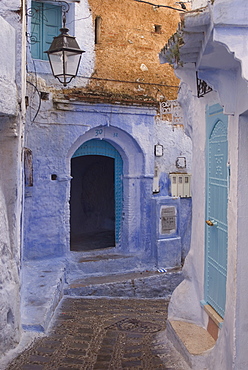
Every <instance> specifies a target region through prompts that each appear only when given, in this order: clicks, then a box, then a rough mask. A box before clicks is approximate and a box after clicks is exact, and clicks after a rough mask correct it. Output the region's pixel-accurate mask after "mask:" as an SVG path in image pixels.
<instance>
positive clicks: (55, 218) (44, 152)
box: [25, 105, 153, 258]
mask: <svg viewBox="0 0 248 370" xmlns="http://www.w3.org/2000/svg"><path fill="white" fill-rule="evenodd" d="M84 108H85V112H83V111H80V113H73V112H66V111H57V112H56V114H57V120H56V122H55V121H54V120H53V122H50V123H47V122H49V119H50V118H49V115H50V113H51V112H49V111H46V109H45V107H44V111H43V112H41V116H40V120H39V121H40V122H39V123H38V122H36V123H35V125H30V127H29V133H28V136H27V145H28V147H29V148H30V149H31V150H32V151H33V169H34V186H33V187H30V188H27V189H26V206H25V215H26V217H25V218H26V227H25V234H26V238H25V239H26V252H25V256H26V257H28V258H41V257H49V256H54V257H55V256H59V255H62V254H64V253H66V252H68V250H69V245H68V238H69V232H68V231H69V206H68V205H69V203H68V202H69V197H70V181H69V180H70V158H71V156H72V155H73V153H74V152H75V150H76V149H77V148H78V147H79V146H80V145H81V144H82V143H83V142H85V141H87V140H90V139H93V138H94V139H95V138H98V136H100V137H99V139H100V138H101V139H104V140H107V141H109V142H110V143H112V144H113V145H114V146H116V148H117V149H118V151H119V152H120V154H121V156H122V157H123V160H124V179H123V182H124V199H125V200H126V202H125V205H124V212H125V216H124V221H123V222H124V225H125V224H128V226H129V227H128V228H127V229H128V235H126V236H127V240H128V242H127V241H126V243H125V244H126V246H125V249H126V251H127V250H132V249H133V248H135V249H136V250H137V249H139V248H141V249H143V250H144V249H146V248H148V247H147V246H146V244H147V243H150V242H149V241H148V240H146V241H144V235H145V234H146V233H145V232H144V233H143V234H142V233H141V231H140V228H141V229H143V230H147V229H148V228H149V226H148V225H149V222H148V219H147V217H148V216H145V214H146V213H147V214H148V213H149V204H148V203H147V202H148V201H147V199H149V197H148V193H151V191H152V173H153V155H149V154H150V153H153V146H152V145H150V142H149V140H147V138H149V137H152V135H153V111H152V110H150V111H149V109H147V110H146V111H144V109H142V112H141V111H140V109H137V108H135V109H134V112H133V110H132V109H130V108H119V110H118V109H117V113H118V114H113V113H111V112H108V113H107V111H105V112H101V111H102V109H101V107H100V106H94V107H92V108H91V107H90V106H88V107H87V105H86V106H85V107H84ZM105 108H106V107H105ZM87 109H89V110H90V111H88V112H87ZM41 117H42V118H44V121H43V120H42V119H41ZM110 118H111V124H110V125H109V126H106V124H105V123H106V122H105V121H106V119H107V120H109V119H110ZM42 121H43V122H46V123H43V122H42ZM61 121H62V122H61ZM72 122H73V124H71V123H72ZM100 123H102V124H103V125H101V126H100V125H99V124H100ZM136 126H137V127H136ZM99 129H100V131H99ZM99 132H101V134H99ZM115 138H116V139H115ZM134 158H135V161H134ZM54 173H55V174H57V176H58V180H57V181H52V180H51V174H54ZM141 199H144V201H143V202H142V204H141ZM147 207H148V208H147ZM141 214H142V217H141ZM123 228H124V226H123ZM140 240H143V241H144V243H143V244H142V243H141V242H140ZM137 241H138V243H137ZM135 243H136V244H137V246H135ZM148 249H149V248H148Z"/></svg>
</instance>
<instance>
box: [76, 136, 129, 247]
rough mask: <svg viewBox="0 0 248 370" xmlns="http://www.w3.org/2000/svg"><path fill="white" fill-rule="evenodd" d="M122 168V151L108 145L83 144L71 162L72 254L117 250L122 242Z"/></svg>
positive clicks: (94, 140)
mask: <svg viewBox="0 0 248 370" xmlns="http://www.w3.org/2000/svg"><path fill="white" fill-rule="evenodd" d="M122 168H123V162H122V158H121V156H120V154H119V153H118V151H117V150H116V149H115V148H114V147H113V146H112V145H111V144H110V143H109V142H107V141H105V140H97V139H92V140H89V141H87V142H85V143H84V144H82V145H81V146H80V147H79V148H78V149H77V150H76V152H75V153H74V154H73V156H72V159H71V175H72V177H73V179H72V181H71V198H70V215H71V216H70V227H71V250H72V251H87V250H93V249H101V248H109V247H114V246H115V245H116V243H118V242H119V240H120V232H121V215H122Z"/></svg>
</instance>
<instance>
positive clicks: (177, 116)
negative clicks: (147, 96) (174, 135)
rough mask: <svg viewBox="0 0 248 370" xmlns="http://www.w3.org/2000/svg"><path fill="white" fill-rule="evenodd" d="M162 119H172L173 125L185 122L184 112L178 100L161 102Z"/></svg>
mask: <svg viewBox="0 0 248 370" xmlns="http://www.w3.org/2000/svg"><path fill="white" fill-rule="evenodd" d="M160 119H162V120H165V121H170V122H171V123H172V125H182V124H183V112H182V109H181V106H180V104H179V103H178V101H177V100H167V101H165V102H161V103H160Z"/></svg>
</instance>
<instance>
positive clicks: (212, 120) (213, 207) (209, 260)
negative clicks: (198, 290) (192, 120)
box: [205, 104, 229, 317]
mask: <svg viewBox="0 0 248 370" xmlns="http://www.w3.org/2000/svg"><path fill="white" fill-rule="evenodd" d="M227 123H228V120H227V116H226V115H224V114H223V112H222V108H221V106H220V105H219V104H215V105H213V106H211V107H208V108H207V111H206V124H207V153H206V154H207V176H206V178H207V187H206V192H207V194H206V195H207V196H206V220H207V221H206V254H205V301H206V302H207V303H208V304H210V305H211V306H212V307H213V308H214V309H215V310H216V311H217V312H218V313H219V315H220V316H222V317H223V316H224V313H225V302H226V276H227V198H228V183H229V181H228V176H229V171H228V167H227V160H228V158H227V152H228V141H227Z"/></svg>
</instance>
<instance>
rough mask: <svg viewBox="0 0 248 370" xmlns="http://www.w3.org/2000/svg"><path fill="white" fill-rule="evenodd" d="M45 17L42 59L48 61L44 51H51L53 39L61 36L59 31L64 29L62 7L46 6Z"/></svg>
mask: <svg viewBox="0 0 248 370" xmlns="http://www.w3.org/2000/svg"><path fill="white" fill-rule="evenodd" d="M43 16H44V22H43V57H42V58H41V59H48V58H47V54H44V51H47V50H48V49H49V47H50V45H51V43H52V41H53V38H54V37H55V36H58V35H59V34H60V31H59V30H60V28H61V27H62V10H61V6H58V5H51V4H44V10H43Z"/></svg>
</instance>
